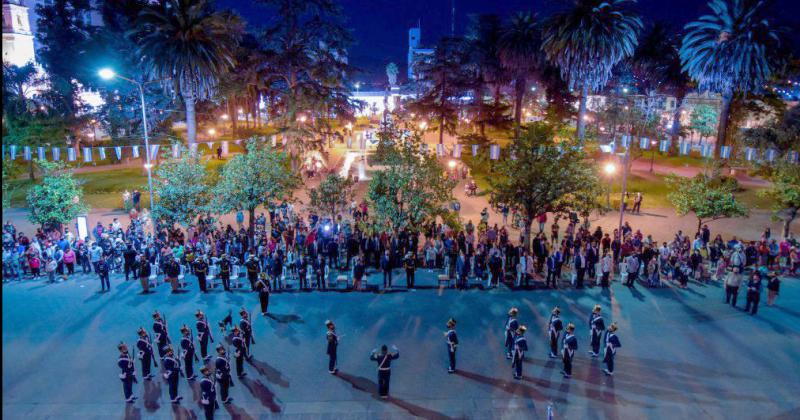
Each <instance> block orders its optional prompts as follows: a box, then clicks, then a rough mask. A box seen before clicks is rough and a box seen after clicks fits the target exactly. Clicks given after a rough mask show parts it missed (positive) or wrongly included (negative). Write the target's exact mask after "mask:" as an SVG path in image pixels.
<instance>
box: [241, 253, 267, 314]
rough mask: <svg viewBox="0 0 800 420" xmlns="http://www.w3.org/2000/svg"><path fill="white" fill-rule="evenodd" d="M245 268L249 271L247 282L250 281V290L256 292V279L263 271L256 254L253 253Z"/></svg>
mask: <svg viewBox="0 0 800 420" xmlns="http://www.w3.org/2000/svg"><path fill="white" fill-rule="evenodd" d="M244 266H245V268H246V269H247V280H248V281H250V290H256V279H257V278H258V275H259V272H260V271H261V268H260V266H259V263H258V258H256V254H254V253H251V254H250V258H248V259H247V261H246V262H245V263H244ZM262 312H263V311H262Z"/></svg>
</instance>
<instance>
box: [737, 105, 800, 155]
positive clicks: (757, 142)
mask: <svg viewBox="0 0 800 420" xmlns="http://www.w3.org/2000/svg"><path fill="white" fill-rule="evenodd" d="M740 138H741V140H742V142H743V143H744V144H745V145H747V146H750V147H755V148H758V149H768V148H774V149H776V150H778V152H780V153H781V154H783V153H786V152H787V151H789V150H791V149H792V148H793V147H797V139H800V107H798V106H795V107H793V108H792V109H789V110H787V111H785V112H783V113H782V114H781V115H779V116H778V117H777V118H776V119H775V120H774V121H771V122H770V123H768V124H766V125H764V126H762V127H754V128H745V129H743V130H742V131H741V132H740Z"/></svg>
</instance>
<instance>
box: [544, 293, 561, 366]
mask: <svg viewBox="0 0 800 420" xmlns="http://www.w3.org/2000/svg"><path fill="white" fill-rule="evenodd" d="M562 329H564V324H563V323H562V322H561V308H559V307H558V306H556V307H555V308H553V312H552V314H550V322H549V323H548V324H547V334H548V335H549V336H550V358H551V359H555V358H557V357H558V336H559V335H561V330H562Z"/></svg>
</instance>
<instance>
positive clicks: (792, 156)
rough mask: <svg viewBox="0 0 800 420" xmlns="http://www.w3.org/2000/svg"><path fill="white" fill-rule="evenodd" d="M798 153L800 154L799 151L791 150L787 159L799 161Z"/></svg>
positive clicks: (791, 161)
mask: <svg viewBox="0 0 800 420" xmlns="http://www.w3.org/2000/svg"><path fill="white" fill-rule="evenodd" d="M798 155H800V154H798V153H797V151H795V150H790V151H789V153H788V154H787V155H786V160H788V161H789V162H790V163H797V159H798Z"/></svg>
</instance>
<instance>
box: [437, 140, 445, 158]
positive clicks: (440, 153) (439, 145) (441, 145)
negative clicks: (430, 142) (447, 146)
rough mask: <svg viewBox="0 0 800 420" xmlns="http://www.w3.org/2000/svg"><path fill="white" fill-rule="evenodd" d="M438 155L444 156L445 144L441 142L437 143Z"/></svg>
mask: <svg viewBox="0 0 800 420" xmlns="http://www.w3.org/2000/svg"><path fill="white" fill-rule="evenodd" d="M436 156H438V157H442V156H444V145H443V144H441V143H438V144H436Z"/></svg>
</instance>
